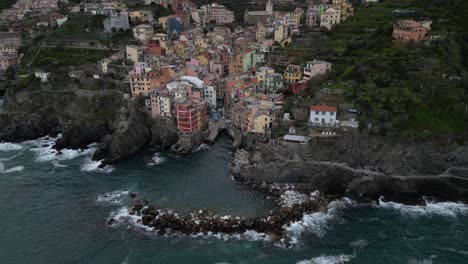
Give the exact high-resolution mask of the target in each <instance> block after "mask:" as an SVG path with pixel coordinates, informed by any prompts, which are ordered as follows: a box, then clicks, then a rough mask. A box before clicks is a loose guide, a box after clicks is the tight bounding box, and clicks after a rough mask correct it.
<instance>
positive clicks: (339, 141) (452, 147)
mask: <svg viewBox="0 0 468 264" xmlns="http://www.w3.org/2000/svg"><path fill="white" fill-rule="evenodd" d="M250 149H251V150H250V152H249V155H248V161H247V162H245V160H244V161H239V160H237V161H235V162H234V167H233V169H232V173H233V174H234V175H235V177H236V178H237V179H238V180H241V181H245V180H248V181H254V182H278V183H293V184H295V185H296V186H298V187H299V188H303V189H305V190H307V191H311V190H315V189H318V190H320V191H322V192H324V193H326V194H330V195H351V196H355V197H361V198H371V199H375V198H378V197H379V196H381V195H383V196H385V197H387V198H391V199H394V200H403V201H405V200H406V201H409V200H415V199H419V198H421V197H422V196H435V197H439V198H443V199H449V200H468V169H467V168H466V167H468V147H466V146H465V145H464V144H462V143H461V142H460V141H458V142H455V141H454V140H453V139H451V138H445V139H444V140H441V141H439V142H436V141H431V142H413V143H410V142H405V143H401V142H400V143H398V142H396V141H390V140H389V139H387V138H378V137H368V136H363V135H359V134H351V133H350V134H345V135H343V136H341V137H335V138H316V139H314V140H313V141H312V142H311V144H310V146H309V149H307V150H306V151H303V150H301V151H297V150H296V149H294V148H288V147H278V146H271V145H263V144H256V145H255V146H253V147H251V148H250Z"/></svg>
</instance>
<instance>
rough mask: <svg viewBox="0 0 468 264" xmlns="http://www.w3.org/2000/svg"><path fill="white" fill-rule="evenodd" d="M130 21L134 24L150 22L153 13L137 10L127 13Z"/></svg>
mask: <svg viewBox="0 0 468 264" xmlns="http://www.w3.org/2000/svg"><path fill="white" fill-rule="evenodd" d="M129 17H130V20H131V21H132V22H134V23H141V22H150V21H151V20H152V19H153V12H151V11H148V10H138V11H133V12H130V13H129Z"/></svg>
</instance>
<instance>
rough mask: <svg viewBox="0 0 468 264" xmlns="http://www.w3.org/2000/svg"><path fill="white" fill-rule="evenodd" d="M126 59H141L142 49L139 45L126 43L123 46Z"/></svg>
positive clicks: (136, 60)
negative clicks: (126, 44) (124, 46)
mask: <svg viewBox="0 0 468 264" xmlns="http://www.w3.org/2000/svg"><path fill="white" fill-rule="evenodd" d="M125 51H126V53H127V59H128V60H131V61H133V62H140V61H142V60H143V49H142V48H141V47H139V46H135V45H128V46H127V47H126V48H125Z"/></svg>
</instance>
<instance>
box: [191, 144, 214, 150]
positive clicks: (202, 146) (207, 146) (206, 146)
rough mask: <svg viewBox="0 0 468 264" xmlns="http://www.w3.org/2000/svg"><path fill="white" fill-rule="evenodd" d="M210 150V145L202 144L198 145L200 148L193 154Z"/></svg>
mask: <svg viewBox="0 0 468 264" xmlns="http://www.w3.org/2000/svg"><path fill="white" fill-rule="evenodd" d="M208 149H210V145H208V144H205V143H201V144H200V145H198V147H197V148H195V149H194V150H193V151H192V152H199V151H202V150H208Z"/></svg>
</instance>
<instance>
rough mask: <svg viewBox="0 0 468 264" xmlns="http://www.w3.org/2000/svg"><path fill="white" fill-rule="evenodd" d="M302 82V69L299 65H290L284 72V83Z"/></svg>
mask: <svg viewBox="0 0 468 264" xmlns="http://www.w3.org/2000/svg"><path fill="white" fill-rule="evenodd" d="M300 80H302V68H301V66H299V65H292V64H290V65H288V66H287V67H286V70H285V71H284V81H285V82H287V83H295V82H298V81H300Z"/></svg>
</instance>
